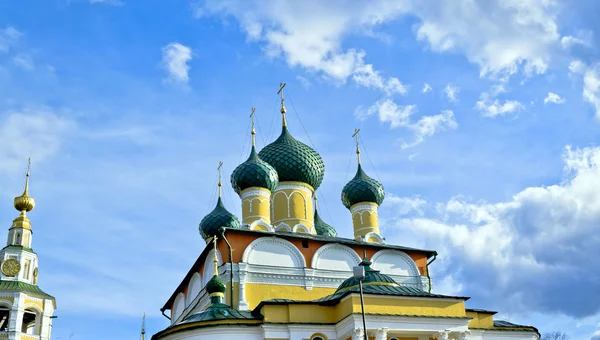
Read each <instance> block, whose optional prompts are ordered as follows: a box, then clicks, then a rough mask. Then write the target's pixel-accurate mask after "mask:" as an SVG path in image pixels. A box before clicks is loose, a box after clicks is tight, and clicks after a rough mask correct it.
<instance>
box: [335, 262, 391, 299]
mask: <svg viewBox="0 0 600 340" xmlns="http://www.w3.org/2000/svg"><path fill="white" fill-rule="evenodd" d="M359 266H363V267H365V278H364V279H362V283H363V287H368V286H390V287H399V286H400V285H399V284H398V283H397V282H396V281H394V279H392V278H391V277H389V276H388V275H385V274H381V273H380V272H379V270H375V269H372V268H371V262H370V261H369V260H367V258H366V257H365V258H363V260H362V262H361V263H360V264H359ZM359 281H360V280H359V279H356V278H354V277H351V278H349V279H346V280H345V281H344V282H342V284H341V285H340V286H339V287H338V289H337V290H336V292H340V291H344V290H349V289H353V288H356V287H358V285H359Z"/></svg>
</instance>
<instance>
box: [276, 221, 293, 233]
mask: <svg viewBox="0 0 600 340" xmlns="http://www.w3.org/2000/svg"><path fill="white" fill-rule="evenodd" d="M275 231H287V232H290V233H291V232H292V227H290V226H289V225H288V224H287V223H285V222H281V223H279V224H278V225H277V227H276V228H275Z"/></svg>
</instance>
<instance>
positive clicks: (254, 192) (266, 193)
mask: <svg viewBox="0 0 600 340" xmlns="http://www.w3.org/2000/svg"><path fill="white" fill-rule="evenodd" d="M248 189H250V188H248ZM248 196H262V197H264V198H266V199H270V198H271V192H270V191H269V190H268V189H252V190H244V191H242V193H241V194H240V198H241V199H242V201H243V200H245V199H246V198H247V197H248ZM253 199H258V198H257V197H255V198H253ZM261 202H262V200H261Z"/></svg>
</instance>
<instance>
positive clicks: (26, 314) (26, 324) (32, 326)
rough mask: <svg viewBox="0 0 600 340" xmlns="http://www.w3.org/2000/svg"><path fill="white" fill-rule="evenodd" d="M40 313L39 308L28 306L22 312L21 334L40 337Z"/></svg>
mask: <svg viewBox="0 0 600 340" xmlns="http://www.w3.org/2000/svg"><path fill="white" fill-rule="evenodd" d="M41 315H42V311H41V310H40V308H39V306H36V305H33V304H29V305H26V306H25V309H24V311H23V320H22V322H21V333H25V334H29V335H40V330H41Z"/></svg>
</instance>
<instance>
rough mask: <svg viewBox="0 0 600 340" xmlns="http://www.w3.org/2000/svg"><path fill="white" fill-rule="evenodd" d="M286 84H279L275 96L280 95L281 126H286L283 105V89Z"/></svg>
mask: <svg viewBox="0 0 600 340" xmlns="http://www.w3.org/2000/svg"><path fill="white" fill-rule="evenodd" d="M285 85H286V83H279V91H277V94H281V111H280V112H281V119H282V121H281V122H282V124H283V126H286V125H287V122H286V121H285V112H286V111H285V104H284V98H283V88H284V87H285Z"/></svg>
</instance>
